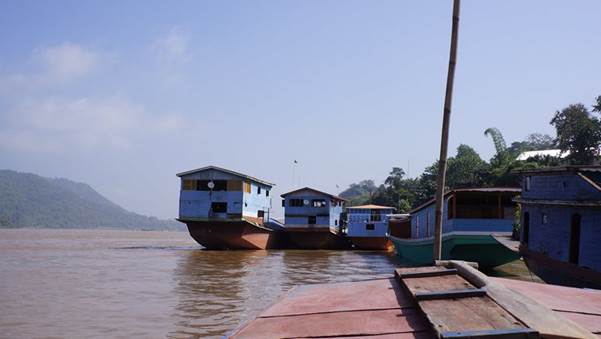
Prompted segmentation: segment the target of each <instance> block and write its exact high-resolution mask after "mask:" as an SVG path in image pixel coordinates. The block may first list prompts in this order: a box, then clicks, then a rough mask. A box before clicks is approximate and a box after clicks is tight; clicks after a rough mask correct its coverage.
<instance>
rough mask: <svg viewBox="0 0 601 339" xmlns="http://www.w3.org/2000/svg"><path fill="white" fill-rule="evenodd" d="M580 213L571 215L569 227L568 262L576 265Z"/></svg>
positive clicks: (578, 249)
mask: <svg viewBox="0 0 601 339" xmlns="http://www.w3.org/2000/svg"><path fill="white" fill-rule="evenodd" d="M580 219H581V217H580V214H574V215H572V225H571V227H570V263H572V264H574V265H578V261H579V257H580Z"/></svg>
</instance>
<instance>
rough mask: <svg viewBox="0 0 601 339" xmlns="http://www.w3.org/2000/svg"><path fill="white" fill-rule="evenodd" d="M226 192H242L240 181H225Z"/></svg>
mask: <svg viewBox="0 0 601 339" xmlns="http://www.w3.org/2000/svg"><path fill="white" fill-rule="evenodd" d="M227 190H228V191H237V192H240V191H242V181H240V180H228V181H227Z"/></svg>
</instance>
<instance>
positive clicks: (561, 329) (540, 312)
mask: <svg viewBox="0 0 601 339" xmlns="http://www.w3.org/2000/svg"><path fill="white" fill-rule="evenodd" d="M451 265H452V267H454V268H456V269H457V270H458V271H459V272H460V274H461V275H462V276H464V277H465V278H466V279H467V280H469V281H470V282H471V283H472V284H474V285H475V286H477V287H481V288H484V289H486V291H487V292H488V295H489V296H490V297H491V298H492V299H493V300H494V301H495V302H497V303H498V304H499V305H501V306H502V307H503V308H504V309H506V310H507V311H509V312H510V313H511V314H513V315H514V316H515V317H516V318H518V319H519V320H520V321H522V322H523V323H524V324H525V325H526V326H528V327H530V328H532V329H534V330H537V331H538V332H539V333H540V334H541V336H542V337H545V338H597V336H595V335H594V334H592V333H591V332H590V331H588V330H587V329H585V328H584V327H582V326H580V325H578V324H577V323H575V322H573V321H571V320H569V319H567V318H566V317H562V316H561V315H559V314H557V313H555V312H553V311H552V310H550V309H548V308H546V307H544V306H543V305H541V304H539V303H538V302H536V301H535V300H533V299H530V298H528V297H527V296H525V295H524V294H521V293H519V292H517V291H514V290H511V289H509V288H507V287H505V286H503V285H501V284H499V283H495V282H494V281H492V280H490V279H488V277H486V275H484V274H483V273H481V272H479V271H477V270H475V269H473V268H472V267H470V266H468V265H465V264H464V263H462V262H452V263H451Z"/></svg>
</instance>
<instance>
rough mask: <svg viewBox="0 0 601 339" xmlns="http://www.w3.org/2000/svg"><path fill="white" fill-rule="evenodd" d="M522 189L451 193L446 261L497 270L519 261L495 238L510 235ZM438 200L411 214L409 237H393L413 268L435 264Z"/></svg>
mask: <svg viewBox="0 0 601 339" xmlns="http://www.w3.org/2000/svg"><path fill="white" fill-rule="evenodd" d="M519 193H520V189H519V188H464V189H455V190H452V191H449V192H447V194H445V197H444V205H443V226H442V232H443V236H442V254H443V258H448V259H458V260H466V261H472V262H477V263H478V264H479V265H480V266H481V267H487V268H488V267H495V266H499V265H503V264H505V263H508V262H511V261H513V260H516V259H518V258H519V256H518V254H517V253H515V252H514V251H511V250H509V249H508V248H506V247H505V246H503V245H502V244H500V243H499V242H498V241H497V240H496V239H495V238H494V237H493V236H494V235H510V234H511V233H512V230H513V215H514V211H515V203H514V202H513V201H512V199H513V198H514V197H515V196H517V195H518V194H519ZM434 211H435V204H434V200H430V201H429V202H427V203H425V204H423V205H421V206H419V207H417V208H416V209H414V210H413V211H411V212H410V214H411V231H410V232H409V233H407V234H406V236H405V237H400V236H395V235H390V236H389V237H390V239H391V240H392V242H393V244H394V246H395V251H396V253H397V255H399V256H400V257H401V259H402V260H403V261H404V262H405V263H407V264H411V265H416V266H419V265H428V264H431V263H432V262H433V255H432V253H433V244H434V222H435V217H434V216H435V214H434Z"/></svg>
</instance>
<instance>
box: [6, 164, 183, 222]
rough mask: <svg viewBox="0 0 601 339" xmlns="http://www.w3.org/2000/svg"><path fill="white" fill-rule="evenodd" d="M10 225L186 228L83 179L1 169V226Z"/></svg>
mask: <svg viewBox="0 0 601 339" xmlns="http://www.w3.org/2000/svg"><path fill="white" fill-rule="evenodd" d="M8 227H11V228H12V227H50V228H99V227H103V228H108V227H110V228H127V229H152V230H159V229H183V227H182V226H181V225H180V224H179V223H178V222H176V221H171V220H159V219H157V218H155V217H147V216H143V215H140V214H136V213H133V212H129V211H126V210H125V209H123V208H121V207H120V206H118V205H117V204H115V203H113V202H111V201H110V200H108V199H106V198H105V197H103V196H102V195H100V194H99V193H98V192H96V191H95V190H94V189H93V188H92V187H90V186H88V185H86V184H83V183H77V182H73V181H70V180H67V179H51V178H44V177H41V176H38V175H35V174H30V173H19V172H15V171H10V170H0V228H8Z"/></svg>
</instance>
